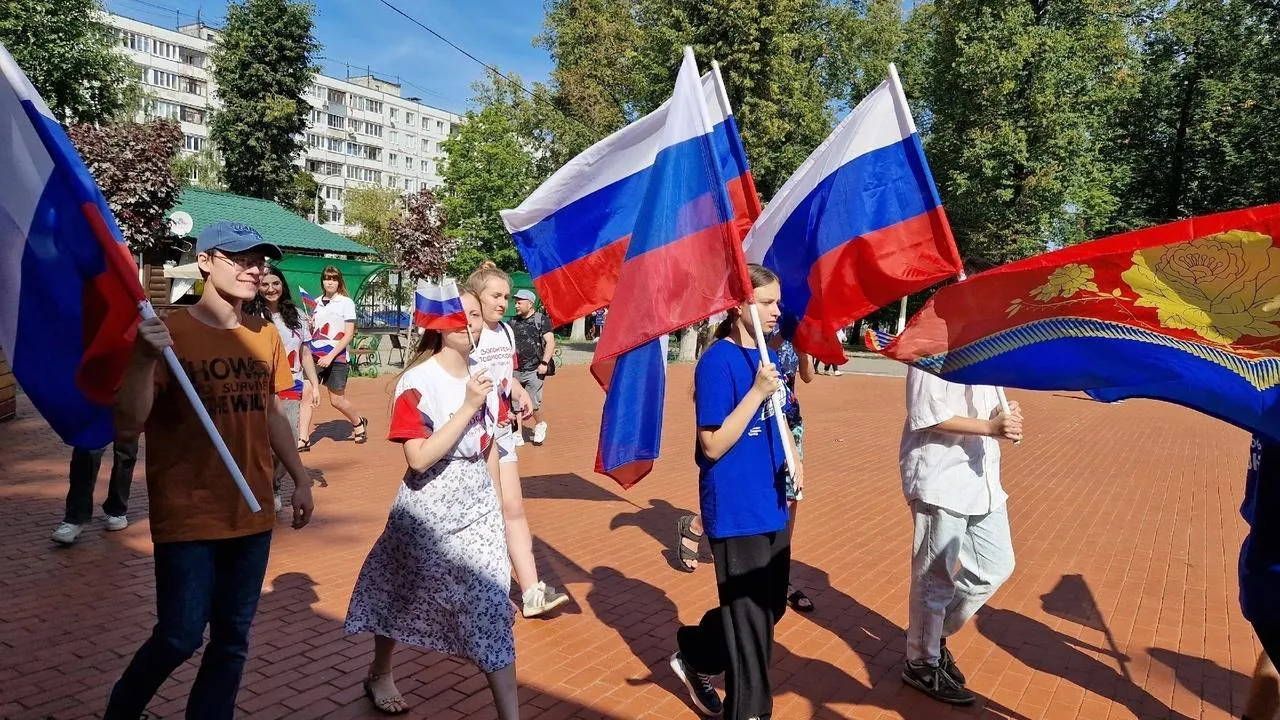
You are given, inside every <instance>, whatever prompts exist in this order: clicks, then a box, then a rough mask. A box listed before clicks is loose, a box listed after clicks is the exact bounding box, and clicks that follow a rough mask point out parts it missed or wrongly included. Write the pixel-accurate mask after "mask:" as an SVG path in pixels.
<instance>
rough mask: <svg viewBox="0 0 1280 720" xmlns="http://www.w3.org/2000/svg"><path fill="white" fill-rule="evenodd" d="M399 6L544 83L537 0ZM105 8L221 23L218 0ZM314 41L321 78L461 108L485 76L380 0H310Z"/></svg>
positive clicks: (158, 19) (398, 0)
mask: <svg viewBox="0 0 1280 720" xmlns="http://www.w3.org/2000/svg"><path fill="white" fill-rule="evenodd" d="M390 2H391V3H392V4H393V5H395V6H396V7H398V8H400V9H401V10H403V11H404V12H405V13H407V14H409V15H411V16H412V17H414V18H415V19H417V20H418V21H420V22H422V23H423V24H424V25H427V26H429V27H431V28H432V29H434V30H436V31H437V32H439V33H440V34H441V35H444V36H445V37H447V38H449V39H450V40H452V41H453V42H454V43H455V44H457V45H459V46H461V47H462V48H464V49H465V50H467V51H468V52H470V53H471V54H472V55H475V56H476V57H478V58H480V59H481V60H483V61H485V62H486V63H488V64H490V65H494V66H497V67H498V68H499V69H501V70H502V71H503V72H508V71H514V72H516V73H518V74H519V75H520V77H521V79H522V80H524V81H525V83H526V84H528V83H531V82H533V81H545V80H546V79H547V74H548V73H549V72H550V71H551V58H550V57H548V56H547V53H546V52H545V51H543V50H542V49H540V48H535V47H533V44H532V40H533V37H534V36H535V35H537V34H538V33H539V32H540V31H541V29H542V2H541V0H390ZM105 3H106V6H107V9H109V10H111V11H112V12H115V13H119V14H121V15H125V16H128V17H131V18H134V19H136V20H141V21H143V22H148V23H151V24H153V25H161V26H163V27H168V28H173V27H175V26H176V25H177V22H178V19H179V18H181V21H182V23H184V24H185V23H190V22H194V20H195V17H196V13H197V12H199V13H201V14H202V16H203V17H204V19H205V20H206V22H210V23H217V24H220V23H221V21H222V19H223V17H224V16H225V15H226V3H225V2H224V1H223V0H105ZM315 5H316V28H315V33H316V38H317V39H318V40H319V41H320V43H321V44H322V45H323V46H324V47H323V48H322V49H321V51H320V54H321V55H322V56H323V57H324V59H323V60H321V61H320V62H321V65H322V66H323V67H324V72H325V74H326V75H331V76H334V77H339V78H345V77H346V76H347V67H348V65H350V67H351V75H353V76H354V75H359V74H364V72H365V71H364V68H365V67H371V68H372V69H373V71H374V74H376V75H379V76H382V77H390V78H392V79H394V78H395V77H396V76H399V78H400V80H401V82H402V83H404V87H403V94H404V95H405V96H417V97H420V98H421V99H422V101H423V102H424V103H426V104H428V105H433V106H436V107H440V108H443V109H445V110H451V111H454V112H462V111H464V110H466V109H467V107H468V103H469V100H470V98H471V94H472V92H471V83H473V82H474V81H476V80H479V79H480V78H481V77H483V75H484V70H483V68H481V67H480V66H479V65H478V64H476V63H475V61H473V60H471V59H469V58H468V57H466V56H465V55H463V54H461V53H459V52H458V51H457V50H454V49H453V48H451V47H449V46H448V45H446V44H445V43H443V42H442V41H440V40H439V39H437V38H436V37H434V36H433V35H431V34H430V33H428V32H427V31H425V30H423V29H422V28H420V27H418V26H416V25H413V24H412V23H410V22H409V21H408V20H405V19H404V18H403V17H401V16H399V15H397V14H396V13H395V12H394V11H392V10H391V9H390V8H388V7H386V6H385V5H383V4H382V3H381V2H378V0H315Z"/></svg>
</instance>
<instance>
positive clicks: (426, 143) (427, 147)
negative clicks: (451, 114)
mask: <svg viewBox="0 0 1280 720" xmlns="http://www.w3.org/2000/svg"><path fill="white" fill-rule="evenodd" d="M422 152H424V153H429V152H431V141H430V140H423V141H422Z"/></svg>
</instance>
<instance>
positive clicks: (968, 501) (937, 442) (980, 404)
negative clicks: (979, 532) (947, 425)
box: [898, 367, 1009, 515]
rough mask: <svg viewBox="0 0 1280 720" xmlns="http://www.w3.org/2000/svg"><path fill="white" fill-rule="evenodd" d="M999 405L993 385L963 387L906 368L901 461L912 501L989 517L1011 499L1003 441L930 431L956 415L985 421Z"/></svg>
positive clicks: (906, 490)
mask: <svg viewBox="0 0 1280 720" xmlns="http://www.w3.org/2000/svg"><path fill="white" fill-rule="evenodd" d="M998 407H1000V398H999V396H998V395H997V394H996V389H995V388H994V387H991V386H990V385H958V384H956V383H953V382H947V381H946V380H943V379H942V378H939V377H937V376H935V375H930V374H929V373H927V372H925V371H923V370H918V369H916V368H914V367H912V368H908V369H907V421H906V425H905V427H903V429H902V444H901V446H900V447H899V450H898V465H899V469H900V470H901V471H902V492H903V494H904V495H906V498H907V502H911V501H912V500H916V499H919V500H923V501H924V502H926V503H929V504H930V505H936V506H938V507H940V508H943V509H946V510H950V511H951V512H954V513H959V514H961V515H986V514H987V513H989V512H991V511H992V510H995V509H996V508H999V507H1000V506H1001V505H1003V504H1004V503H1005V501H1007V500H1008V499H1009V496H1008V495H1007V494H1005V491H1004V488H1003V487H1001V485H1000V443H999V442H998V441H997V440H996V439H995V438H991V437H984V436H979V435H955V434H952V433H948V432H941V431H937V430H930V429H928V428H932V427H933V426H935V425H937V424H939V423H941V422H945V421H947V420H950V419H951V418H953V417H970V418H978V419H982V420H985V419H987V418H990V417H991V416H992V414H993V413H994V412H995V410H996V408H998Z"/></svg>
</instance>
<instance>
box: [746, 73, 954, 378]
mask: <svg viewBox="0 0 1280 720" xmlns="http://www.w3.org/2000/svg"><path fill="white" fill-rule="evenodd" d="M890 75H891V77H890V79H889V80H886V81H884V82H883V83H881V84H880V86H879V87H877V88H876V89H875V90H873V91H871V93H870V94H869V95H867V97H866V98H864V99H863V100H862V102H860V103H858V106H857V107H856V108H854V109H853V112H851V113H849V116H848V117H846V118H845V119H844V121H843V122H841V123H840V124H839V125H838V126H837V127H836V129H835V130H834V131H833V132H832V133H831V136H830V137H828V138H827V139H826V140H825V141H824V142H823V143H822V144H821V145H819V146H818V149H817V150H814V151H813V154H811V155H810V156H809V157H808V158H807V159H806V160H805V161H804V163H803V164H802V165H801V166H800V168H799V169H798V170H796V172H795V174H794V175H792V176H791V178H790V179H789V180H787V182H786V184H785V185H783V186H782V188H781V189H780V190H778V194H777V195H776V196H775V197H774V198H773V200H772V201H770V203H769V207H768V208H766V209H765V211H764V213H763V214H762V215H761V216H760V219H759V220H758V221H757V222H756V224H755V225H754V226H753V227H752V228H751V232H750V233H749V234H748V235H747V239H746V243H745V248H744V249H745V252H746V256H747V260H748V261H750V262H754V263H759V264H761V265H764V266H765V267H767V268H769V269H770V270H773V271H774V272H775V273H777V275H778V277H779V278H780V279H781V281H782V282H781V284H782V308H783V319H782V323H783V324H782V328H783V333H784V334H786V335H787V336H788V337H792V338H793V341H794V344H795V346H796V348H797V349H799V350H801V351H803V352H806V353H809V354H810V355H813V356H815V357H817V358H819V359H821V360H823V361H824V362H830V363H843V362H844V361H845V358H844V352H843V349H842V348H841V346H840V343H839V341H838V340H837V339H836V331H837V330H839V329H840V328H842V327H845V326H847V325H849V324H850V323H852V322H854V321H855V320H858V319H860V318H862V317H865V316H866V315H867V314H868V313H870V312H872V311H873V310H875V309H876V308H879V307H883V306H885V305H888V304H890V303H892V302H894V301H895V300H899V299H901V298H903V297H905V296H907V295H910V294H911V293H913V292H918V291H920V290H923V289H925V288H927V287H929V286H930V285H933V284H934V283H936V282H938V281H940V280H944V279H946V278H949V277H955V276H957V275H959V274H960V273H961V271H962V270H963V265H962V264H961V261H960V252H959V250H957V249H956V245H955V240H954V238H953V237H952V235H951V226H950V224H949V223H948V222H947V216H946V213H945V212H944V211H943V209H942V200H941V199H940V198H939V197H938V189H937V187H936V186H935V185H934V183H933V175H932V174H931V173H930V172H929V164H928V163H927V162H926V161H925V157H924V148H923V147H922V146H921V145H920V136H919V134H918V133H917V132H916V126H915V122H914V121H913V120H912V119H911V110H910V108H908V107H907V99H906V97H905V96H904V95H903V93H902V88H901V86H900V85H899V84H898V82H897V73H896V72H895V71H894V70H893V68H892V67H891V68H890Z"/></svg>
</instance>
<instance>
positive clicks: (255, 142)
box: [209, 0, 320, 200]
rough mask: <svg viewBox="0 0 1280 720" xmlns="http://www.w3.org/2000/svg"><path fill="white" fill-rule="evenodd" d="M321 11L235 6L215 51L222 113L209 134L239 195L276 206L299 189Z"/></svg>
mask: <svg viewBox="0 0 1280 720" xmlns="http://www.w3.org/2000/svg"><path fill="white" fill-rule="evenodd" d="M314 10H315V9H314V7H313V6H311V5H309V4H306V3H303V2H298V1H296V0H243V1H242V2H232V3H230V4H228V5H227V23H226V27H225V28H224V29H223V32H222V37H221V40H220V41H219V43H218V45H217V47H216V48H215V49H214V51H213V63H214V66H213V78H214V80H215V81H217V83H218V97H219V99H220V100H221V101H222V109H221V110H219V111H218V112H216V113H214V114H213V118H212V121H211V122H210V128H209V129H210V137H211V138H212V139H213V142H214V143H215V144H216V145H217V146H218V147H219V148H220V150H221V152H222V158H223V163H224V167H225V170H224V177H225V178H226V182H227V188H228V189H229V190H230V191H231V192H234V193H238V194H240V195H250V196H252V197H258V198H264V199H267V200H275V199H277V198H278V197H279V196H280V194H281V193H282V192H283V191H284V190H285V189H287V188H289V187H290V186H291V185H292V184H293V181H294V177H295V173H296V168H295V166H294V164H293V160H294V158H295V157H296V156H297V154H298V153H299V152H301V150H302V143H301V141H299V140H298V138H299V137H300V134H301V133H302V132H303V130H305V129H306V126H307V114H308V112H309V110H310V106H309V105H308V104H307V102H306V101H305V100H304V99H303V94H304V93H305V92H306V90H307V87H308V86H309V85H310V84H311V79H312V76H313V75H314V74H315V71H316V68H315V64H314V58H315V53H316V51H317V50H319V47H320V46H319V44H318V43H317V42H316V40H315V38H314V37H313V35H312V30H313V22H312V15H313V13H314Z"/></svg>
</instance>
